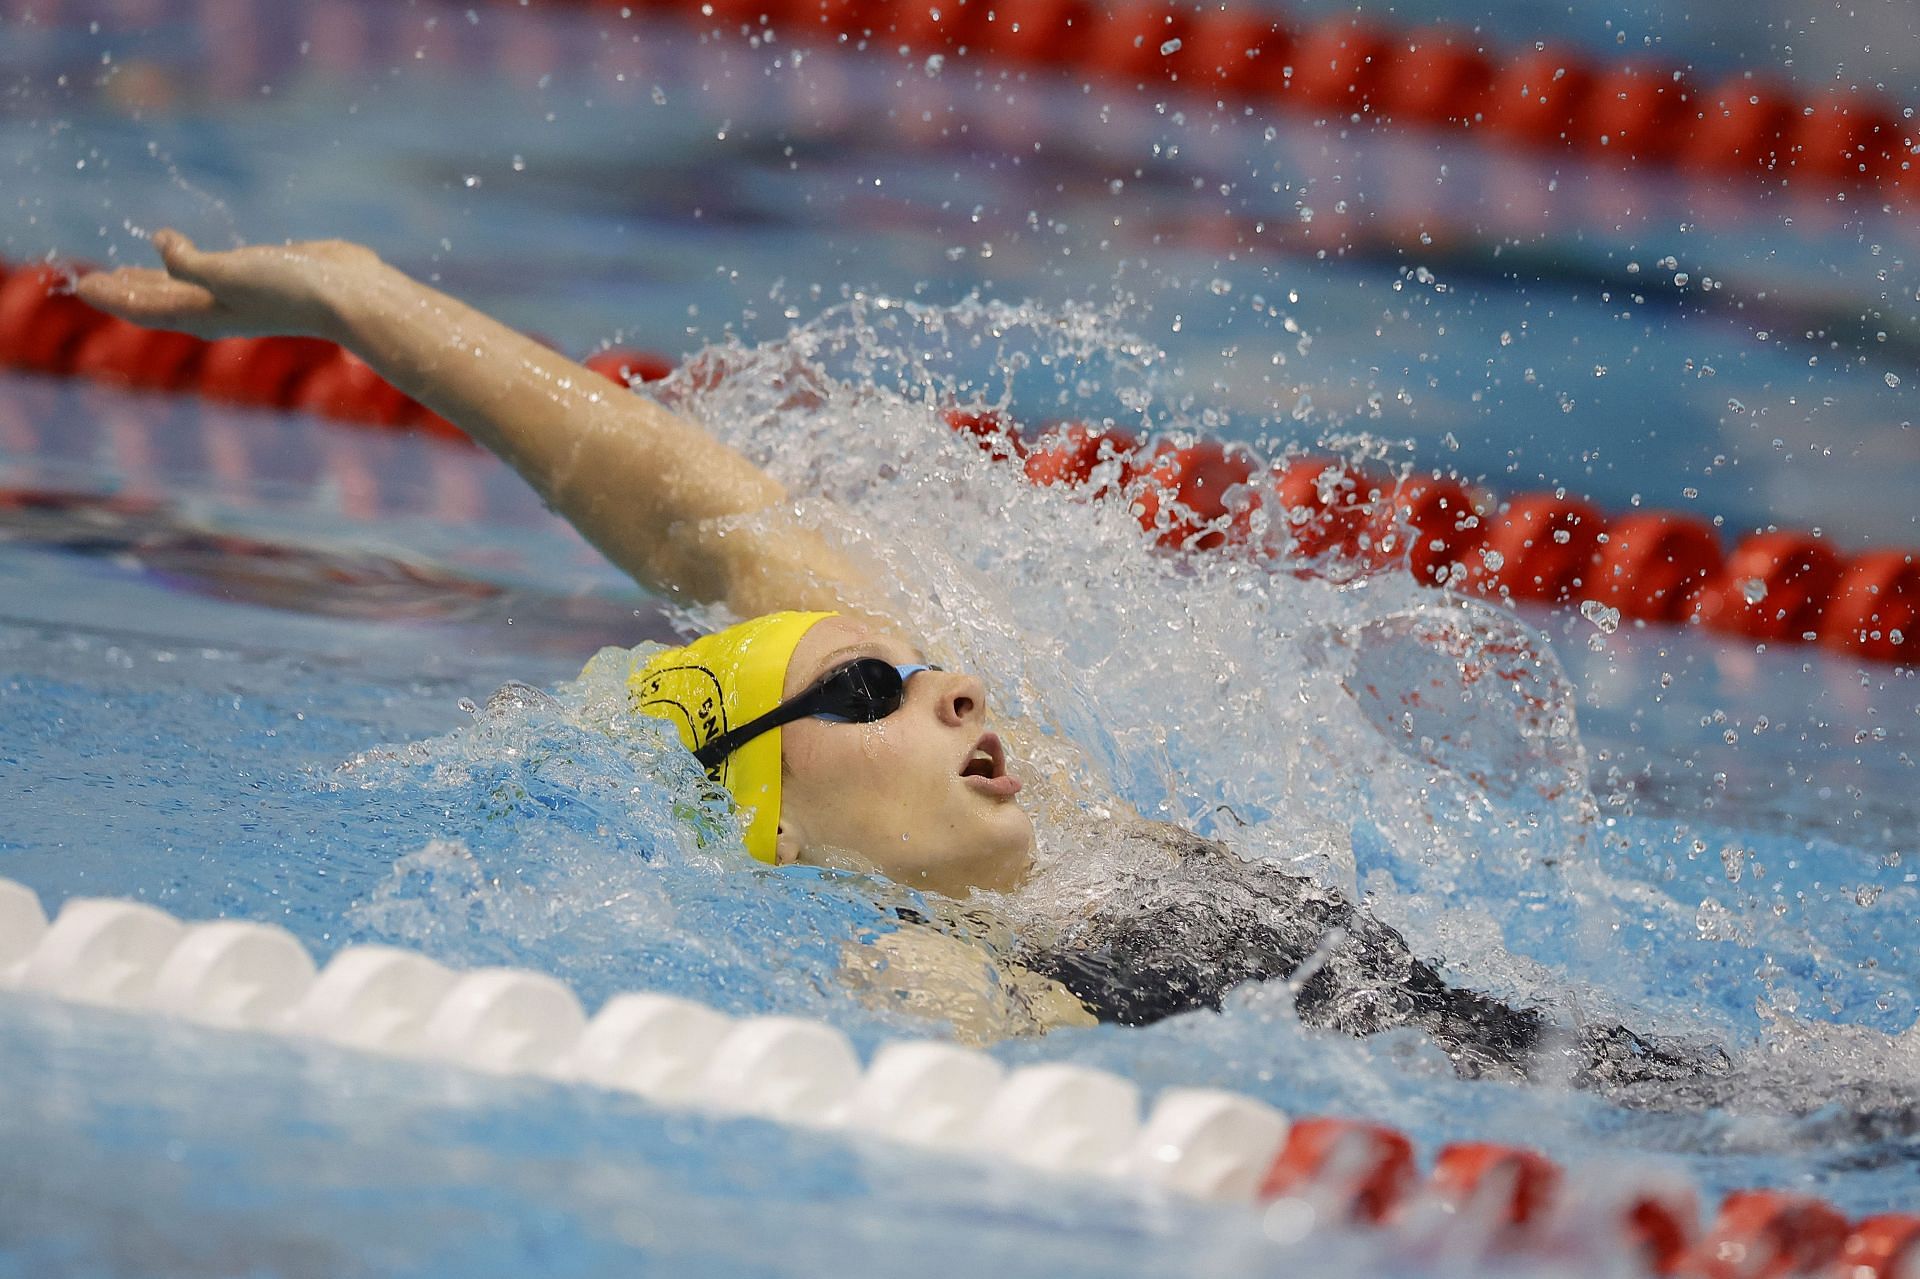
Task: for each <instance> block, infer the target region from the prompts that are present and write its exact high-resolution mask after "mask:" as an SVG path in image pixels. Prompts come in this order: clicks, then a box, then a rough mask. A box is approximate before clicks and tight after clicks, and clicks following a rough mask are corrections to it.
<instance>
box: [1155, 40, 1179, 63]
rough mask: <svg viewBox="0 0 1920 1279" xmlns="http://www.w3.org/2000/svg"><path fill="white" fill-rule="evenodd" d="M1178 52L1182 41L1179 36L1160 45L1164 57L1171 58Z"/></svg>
mask: <svg viewBox="0 0 1920 1279" xmlns="http://www.w3.org/2000/svg"><path fill="white" fill-rule="evenodd" d="M1178 52H1180V41H1179V38H1178V37H1176V38H1174V39H1172V40H1169V41H1167V42H1166V43H1165V44H1163V45H1161V46H1160V56H1161V57H1163V58H1170V57H1172V56H1173V55H1174V54H1176V53H1178Z"/></svg>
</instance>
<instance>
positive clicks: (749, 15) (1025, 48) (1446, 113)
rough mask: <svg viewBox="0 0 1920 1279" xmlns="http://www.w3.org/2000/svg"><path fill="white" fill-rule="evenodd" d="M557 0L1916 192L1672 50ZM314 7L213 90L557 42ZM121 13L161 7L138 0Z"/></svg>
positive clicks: (1041, 8)
mask: <svg viewBox="0 0 1920 1279" xmlns="http://www.w3.org/2000/svg"><path fill="white" fill-rule="evenodd" d="M546 2H547V4H549V5H550V6H553V7H560V6H562V5H564V6H565V7H569V8H573V9H590V10H593V11H595V12H596V13H597V14H599V15H602V16H604V17H605V18H607V19H608V20H610V21H614V20H624V19H628V18H633V17H636V16H659V17H665V18H669V19H675V20H680V21H685V22H688V23H690V24H693V25H695V26H697V27H699V28H700V29H702V30H703V31H709V32H718V33H722V34H741V33H745V34H747V35H748V36H750V37H751V36H757V35H759V34H761V33H763V32H765V31H767V30H771V31H773V32H774V33H775V35H776V36H777V38H778V39H779V40H781V41H782V42H793V41H800V42H808V43H813V44H816V45H830V46H833V47H836V48H845V49H853V50H867V51H871V52H873V53H876V54H881V55H887V56H896V57H897V56H899V55H901V54H902V53H905V54H907V55H910V56H912V57H914V58H916V59H919V60H925V59H927V58H930V57H935V56H938V57H941V58H964V59H968V60H976V61H979V62H981V63H984V64H995V65H998V66H1001V67H1005V68H1007V69H1009V70H1015V71H1020V70H1040V71H1049V72H1055V73H1058V74H1060V75H1063V76H1072V77H1075V78H1077V79H1080V80H1084V81H1088V82H1093V81H1099V82H1103V83H1105V84H1107V85H1110V86H1113V87H1116V88H1121V89H1131V88H1136V87H1139V88H1148V89H1161V88H1164V89H1166V90H1169V91H1175V92H1186V93H1192V94H1195V95H1201V96H1205V97H1208V98H1214V99H1223V100H1227V101H1231V102H1234V103H1236V104H1246V105H1248V106H1251V107H1254V108H1256V109H1259V110H1272V111H1280V112H1288V113H1293V114H1300V115H1304V116H1307V117H1309V118H1313V119H1317V120H1327V121H1333V122H1337V123H1339V124H1340V125H1342V126H1345V125H1348V124H1353V123H1365V124H1381V125H1387V126H1390V127H1394V128H1405V127H1412V128H1418V129H1429V130H1445V131H1449V132H1453V133H1456V134H1459V135H1461V136H1463V137H1465V138H1468V139H1472V140H1482V139H1484V142H1485V144H1486V145H1488V146H1489V147H1494V148H1499V149H1501V150H1513V149H1516V148H1519V149H1527V150H1533V151H1537V152H1544V153H1548V154H1567V155H1573V156H1578V157H1580V158H1582V159H1584V160H1588V161H1593V162H1599V163H1606V164H1615V165H1619V166H1621V167H1626V168H1646V169H1653V170H1662V171H1679V172H1683V173H1701V172H1706V173H1714V174H1731V175H1751V176H1753V177H1756V178H1759V179H1762V180H1767V181H1772V182H1782V181H1784V182H1785V183H1787V184H1788V186H1789V187H1790V188H1792V189H1795V190H1800V189H1805V190H1806V191H1807V193H1808V194H1809V195H1813V196H1816V197H1821V198H1827V197H1830V196H1832V195H1833V194H1834V192H1835V191H1836V190H1840V189H1844V188H1848V187H1852V188H1857V189H1865V190H1875V191H1881V192H1884V193H1886V194H1888V195H1895V194H1898V195H1902V196H1911V195H1912V194H1913V193H1914V192H1915V191H1916V189H1920V173H1917V172H1916V147H1920V126H1916V122H1915V121H1914V120H1913V119H1912V118H1911V117H1910V115H1909V113H1908V112H1907V111H1904V110H1902V109H1901V108H1899V107H1898V106H1897V105H1896V104H1894V103H1892V102H1890V101H1888V100H1887V99H1886V98H1885V97H1883V96H1882V95H1881V94H1880V93H1878V92H1874V91H1872V90H1870V89H1866V88H1862V87H1859V86H1857V85H1856V86H1853V87H1849V88H1846V89H1831V90H1827V91H1819V90H1808V89H1803V88H1800V87H1797V86H1795V85H1794V84H1792V83H1791V82H1790V81H1788V80H1787V79H1786V77H1785V76H1784V74H1769V73H1767V72H1764V71H1762V72H1753V71H1739V72H1729V73H1727V74H1725V75H1721V76H1717V77H1713V78H1710V79H1705V80H1702V79H1698V78H1696V77H1695V76H1694V74H1693V73H1692V71H1691V70H1690V69H1689V68H1687V67H1683V66H1678V65H1675V64H1673V63H1671V62H1661V61H1652V60H1647V59H1638V58H1627V57H1607V56H1602V55H1592V54H1587V53H1584V52H1581V51H1578V50H1575V49H1571V48H1562V47H1554V46H1551V45H1548V46H1544V47H1543V46H1542V45H1540V44H1537V43H1529V44H1525V45H1521V46H1518V47H1515V48H1497V47H1492V46H1489V45H1488V44H1487V43H1486V42H1484V41H1483V40H1482V39H1481V37H1480V36H1479V35H1478V34H1476V33H1475V32H1472V31H1468V30H1465V29H1462V28H1459V27H1450V26H1448V25H1445V24H1421V25H1408V26H1401V25H1395V24H1391V23H1383V22H1381V21H1379V20H1377V19H1376V18H1373V17H1362V16H1358V15H1354V14H1351V13H1336V14H1333V15H1330V16H1326V17H1320V18H1314V17H1310V16H1307V15H1302V14H1294V13H1290V12H1289V11H1288V10H1287V8H1286V7H1284V6H1280V5H1274V4H1265V3H1260V4H1256V3H1247V2H1244V0H1243V2H1240V3H1232V4H1229V5H1224V6H1223V5H1220V4H1205V5H1202V4H1199V3H1196V2H1195V0H1186V2H1184V3H1167V2H1166V0H546ZM508 3H511V4H512V8H513V9H514V10H518V9H520V8H523V7H524V6H525V5H526V4H527V3H528V0H502V4H501V8H502V9H506V8H507V5H508ZM135 8H136V10H137V9H138V8H139V6H135ZM302 8H303V9H307V10H313V11H315V15H316V16H315V25H314V26H313V28H312V30H311V31H310V32H309V33H308V38H306V39H304V40H292V39H288V38H286V36H287V31H288V28H287V25H286V20H287V18H288V15H286V14H283V13H281V12H280V11H279V10H278V9H271V10H270V9H268V8H267V7H265V6H261V8H260V11H259V12H258V13H254V12H251V11H248V10H245V9H242V10H240V11H239V12H238V15H237V17H238V21H237V22H236V13H235V12H234V11H232V7H231V6H221V7H220V8H219V11H218V13H217V15H211V14H210V15H203V16H213V17H215V18H216V20H217V21H218V22H220V23H222V24H224V25H223V27H222V29H221V31H220V37H221V38H220V39H219V40H218V41H217V42H216V44H215V46H214V47H213V49H212V50H211V56H210V65H209V66H208V67H207V68H206V77H205V78H206V80H207V82H208V83H209V84H210V86H211V87H212V88H213V90H214V91H215V92H224V93H226V94H229V95H232V96H243V95H251V94H255V93H257V92H258V91H259V90H260V87H261V85H262V84H263V83H270V82H271V81H272V80H273V78H275V77H276V76H279V75H282V74H284V73H286V72H287V71H288V70H289V69H291V68H293V67H296V66H298V65H300V64H301V62H302V61H303V60H311V62H312V64H314V65H317V66H320V67H322V68H325V69H329V70H345V69H357V68H364V67H366V66H368V65H369V64H371V63H373V62H375V60H386V61H387V62H389V64H393V63H398V62H415V61H424V62H427V63H429V64H432V65H460V66H464V67H468V68H472V69H476V70H477V69H480V68H482V67H488V66H492V67H497V68H498V69H500V70H501V71H505V72H520V71H530V72H531V73H532V74H533V75H535V76H538V75H544V74H547V73H549V72H551V71H552V70H553V67H554V58H555V54H556V47H555V43H554V41H553V40H550V39H543V38H541V36H540V34H539V32H538V29H537V24H525V25H522V26H516V27H514V28H513V29H512V31H511V33H510V34H509V35H507V36H504V37H501V38H498V39H496V38H495V37H494V36H493V33H492V32H491V31H480V30H476V27H475V24H473V23H471V22H468V21H465V20H460V19H457V18H456V17H455V16H454V15H455V13H456V12H457V10H456V9H455V8H454V7H451V6H450V7H449V8H448V9H447V11H446V12H445V13H441V14H436V13H434V12H432V11H431V10H427V11H423V12H422V13H421V14H420V15H418V16H415V17H414V18H413V19H412V20H411V21H405V22H395V21H392V20H390V19H383V18H381V17H380V16H379V15H377V14H376V15H373V16H371V17H370V16H369V15H368V13H366V12H364V11H361V10H357V9H353V8H327V7H325V6H319V5H307V6H302ZM111 16H112V17H114V18H125V19H126V20H128V21H130V23H131V24H133V25H140V24H143V23H145V22H149V21H151V15H150V14H142V13H137V12H136V13H134V14H132V15H118V14H115V15H111ZM33 17H34V21H35V25H38V26H53V25H57V24H60V23H63V22H68V23H75V24H78V23H81V22H84V21H98V20H99V19H100V17H101V13H100V7H99V5H98V4H97V3H71V2H70V0H38V3H37V4H36V5H35V6H33ZM269 18H271V21H269ZM1845 78H1846V77H1844V76H1843V75H1841V74H1838V73H1836V74H1835V75H1834V77H1833V80H1834V81H1835V82H1836V83H1837V82H1840V81H1842V80H1844V79H1845ZM118 91H119V92H123V93H132V92H137V88H127V87H124V86H122V87H121V88H120V89H119V90H118Z"/></svg>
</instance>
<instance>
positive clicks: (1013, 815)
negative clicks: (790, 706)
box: [778, 617, 1033, 897]
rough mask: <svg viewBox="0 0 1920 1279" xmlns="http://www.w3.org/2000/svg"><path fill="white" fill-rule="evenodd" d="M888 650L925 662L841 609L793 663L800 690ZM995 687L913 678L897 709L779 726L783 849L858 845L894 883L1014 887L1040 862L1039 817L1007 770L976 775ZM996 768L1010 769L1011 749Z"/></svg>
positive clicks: (961, 892)
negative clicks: (871, 718)
mask: <svg viewBox="0 0 1920 1279" xmlns="http://www.w3.org/2000/svg"><path fill="white" fill-rule="evenodd" d="M859 657H881V658H885V659H886V660H887V661H889V662H894V663H918V662H919V661H920V660H921V658H920V655H919V653H918V652H917V651H915V649H914V648H913V646H912V645H910V644H908V643H906V642H905V641H903V640H901V639H898V638H896V637H894V636H891V635H888V634H886V633H884V632H882V631H879V630H876V629H873V628H871V627H868V626H865V625H863V624H861V623H859V622H855V621H852V620H849V619H847V618H841V617H831V618H828V619H826V620H825V621H823V622H821V623H819V624H818V625H817V626H815V627H813V629H811V630H809V631H808V632H807V634H806V636H805V637H804V638H803V639H802V640H801V641H800V646H799V647H798V648H796V649H795V650H794V654H793V659H792V661H790V662H789V663H788V665H787V679H786V687H785V696H787V697H792V696H794V695H795V694H796V693H799V692H801V691H802V690H803V689H805V688H807V687H808V686H809V685H810V684H812V683H813V682H814V681H815V680H817V679H819V678H820V677H821V676H822V675H824V674H826V673H827V672H828V671H830V670H832V669H834V668H835V667H837V666H840V665H842V664H843V663H846V662H849V661H852V660H853V659H855V658H859ZM986 721H987V690H986V686H985V685H983V684H982V683H981V682H980V681H979V680H978V679H976V678H974V677H973V676H971V675H962V674H958V673H956V672H952V671H923V672H921V673H920V674H918V675H915V676H913V677H912V678H910V679H909V680H908V681H907V691H906V700H905V702H903V703H902V704H901V707H900V709H899V710H897V711H895V712H894V713H893V714H891V715H889V716H887V718H885V719H883V720H877V721H875V722H874V723H871V724H836V723H832V722H829V721H827V720H818V719H802V720H796V721H795V722H793V723H791V724H788V725H787V726H786V727H784V728H782V729H781V730H780V735H781V753H782V756H783V763H784V768H785V777H784V779H783V780H782V782H781V799H780V836H779V844H778V847H779V856H780V861H781V862H782V863H786V862H793V861H806V862H830V861H833V860H835V857H834V854H835V852H836V851H844V852H848V853H853V854H855V856H856V857H857V858H858V859H859V860H861V861H864V862H867V863H870V864H871V866H872V867H873V869H875V870H878V871H879V872H881V873H882V874H884V875H886V876H887V877H888V878H889V879H892V880H894V881H895V882H896V883H900V884H905V885H907V886H908V887H910V888H922V889H930V890H932V891H934V892H938V893H944V894H946V895H947V896H949V897H965V896H967V895H968V893H969V892H970V891H971V890H973V889H976V888H985V889H992V890H995V891H1000V892H1004V891H1007V890H1009V889H1012V888H1014V887H1015V886H1017V885H1018V884H1019V883H1020V882H1021V880H1023V879H1025V878H1026V874H1027V871H1028V869H1029V867H1030V866H1031V865H1032V862H1033V823H1032V822H1031V821H1030V820H1029V819H1028V817H1027V815H1026V813H1024V812H1023V811H1021V809H1020V806H1019V805H1018V804H1017V803H1015V802H1014V800H1013V798H1012V797H1011V796H1007V795H1003V794H999V793H996V792H999V791H1003V790H1005V789H1007V788H1008V787H1007V783H1006V782H1005V781H1004V780H1002V781H1000V782H999V783H997V784H996V783H995V782H994V780H993V779H992V778H983V777H979V776H973V777H969V776H967V775H966V772H967V770H968V767H969V764H970V762H972V761H973V760H974V758H975V753H976V750H977V749H978V748H979V747H980V746H981V745H982V744H983V739H985V738H986V737H987V723H986ZM985 744H986V745H987V746H988V747H989V749H990V750H991V751H992V753H994V754H995V755H996V756H997V762H996V763H995V765H993V766H992V767H991V769H989V768H988V767H987V766H985V765H981V764H974V765H973V772H975V773H976V774H977V773H981V772H989V771H990V772H994V773H998V774H1000V775H1001V776H1002V777H1003V778H1004V775H1005V773H1006V765H1005V752H1004V750H1000V749H998V748H997V746H995V744H994V743H992V742H987V743H985Z"/></svg>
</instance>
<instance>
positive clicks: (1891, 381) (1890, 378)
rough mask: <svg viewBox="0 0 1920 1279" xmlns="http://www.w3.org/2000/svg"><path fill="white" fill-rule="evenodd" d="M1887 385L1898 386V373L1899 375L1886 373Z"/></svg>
mask: <svg viewBox="0 0 1920 1279" xmlns="http://www.w3.org/2000/svg"><path fill="white" fill-rule="evenodd" d="M1887 385H1888V386H1899V385H1900V375H1899V374H1898V373H1889V374H1887Z"/></svg>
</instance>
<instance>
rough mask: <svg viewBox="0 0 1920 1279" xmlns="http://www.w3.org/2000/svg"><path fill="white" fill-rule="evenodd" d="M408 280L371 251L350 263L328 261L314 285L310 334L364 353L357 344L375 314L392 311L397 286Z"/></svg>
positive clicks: (365, 336) (371, 325)
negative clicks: (358, 260) (313, 309)
mask: <svg viewBox="0 0 1920 1279" xmlns="http://www.w3.org/2000/svg"><path fill="white" fill-rule="evenodd" d="M410 283H411V281H410V280H408V279H407V277H406V276H404V275H402V274H401V273H400V272H398V271H396V270H394V269H393V268H392V267H390V266H388V265H387V264H386V263H384V262H382V261H380V260H379V259H378V258H375V257H373V256H372V255H368V257H367V258H366V259H365V260H364V261H361V262H355V263H352V264H351V265H343V264H338V263H329V264H328V266H327V269H325V270H324V271H323V272H322V273H321V275H320V277H319V279H318V280H317V281H316V286H315V289H314V302H315V304H316V306H315V314H314V316H313V326H314V328H315V330H316V332H315V333H314V336H315V337H321V338H325V339H327V340H328V341H330V342H337V343H339V344H340V345H341V346H344V347H346V348H347V349H349V350H351V351H353V352H355V353H356V354H359V355H362V356H364V355H365V354H366V352H365V351H363V350H362V349H361V347H362V346H363V345H364V344H365V343H366V342H367V341H368V339H369V336H370V334H371V331H372V330H373V329H374V328H375V327H376V325H375V321H376V320H377V318H378V316H379V315H380V314H381V313H383V312H387V313H390V312H391V311H392V309H393V306H394V302H395V301H396V298H397V294H398V293H399V291H400V289H401V288H402V287H403V286H404V285H406V284H410Z"/></svg>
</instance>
